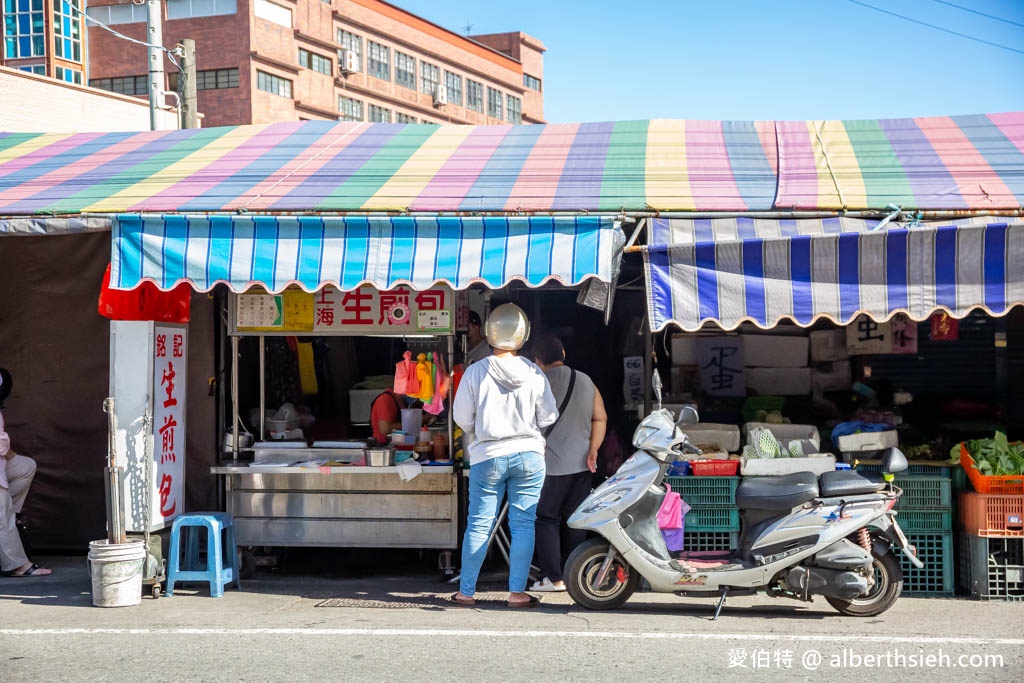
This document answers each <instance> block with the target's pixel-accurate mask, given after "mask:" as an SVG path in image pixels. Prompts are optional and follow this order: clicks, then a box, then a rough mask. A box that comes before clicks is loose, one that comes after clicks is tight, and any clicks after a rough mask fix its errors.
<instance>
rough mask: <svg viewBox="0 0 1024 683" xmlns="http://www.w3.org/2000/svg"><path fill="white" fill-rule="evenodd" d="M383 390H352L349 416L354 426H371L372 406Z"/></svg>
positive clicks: (349, 394)
mask: <svg viewBox="0 0 1024 683" xmlns="http://www.w3.org/2000/svg"><path fill="white" fill-rule="evenodd" d="M382 391H383V389H352V390H350V391H349V392H348V414H349V420H350V421H351V422H352V424H356V425H359V424H363V425H368V424H370V405H371V404H373V399H375V398H377V397H378V396H380V393H381V392H382Z"/></svg>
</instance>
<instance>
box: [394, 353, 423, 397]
mask: <svg viewBox="0 0 1024 683" xmlns="http://www.w3.org/2000/svg"><path fill="white" fill-rule="evenodd" d="M402 357H403V358H404V359H405V360H400V361H398V362H397V363H395V385H394V389H395V393H396V394H405V395H406V396H415V395H416V394H417V392H419V390H420V380H419V378H418V377H417V375H416V363H414V362H413V360H412V351H406V352H405V353H403V354H402Z"/></svg>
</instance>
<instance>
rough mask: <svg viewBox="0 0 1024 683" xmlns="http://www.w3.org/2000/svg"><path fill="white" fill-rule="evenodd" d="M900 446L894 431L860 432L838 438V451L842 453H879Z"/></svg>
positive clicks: (897, 434) (898, 438)
mask: <svg viewBox="0 0 1024 683" xmlns="http://www.w3.org/2000/svg"><path fill="white" fill-rule="evenodd" d="M899 445H900V437H899V433H897V431H896V430H895V429H890V430H888V431H885V432H862V433H860V434H847V435H846V436H841V437H839V450H841V451H843V452H844V453H847V452H857V451H880V450H882V449H883V448H893V447H894V446H899Z"/></svg>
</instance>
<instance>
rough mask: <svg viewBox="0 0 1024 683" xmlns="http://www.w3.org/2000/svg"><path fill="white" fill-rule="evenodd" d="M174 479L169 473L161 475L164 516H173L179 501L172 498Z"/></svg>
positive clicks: (161, 499)
mask: <svg viewBox="0 0 1024 683" xmlns="http://www.w3.org/2000/svg"><path fill="white" fill-rule="evenodd" d="M173 484H174V479H173V478H172V477H171V475H169V474H165V475H163V476H162V477H160V514H161V515H162V516H164V517H173V516H174V512H175V510H176V509H177V507H178V503H177V502H176V501H175V500H174V499H173V498H171V486H172V485H173Z"/></svg>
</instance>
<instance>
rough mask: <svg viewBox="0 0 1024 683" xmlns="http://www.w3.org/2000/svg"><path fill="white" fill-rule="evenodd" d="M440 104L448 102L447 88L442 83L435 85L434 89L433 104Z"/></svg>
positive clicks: (437, 105) (436, 105)
mask: <svg viewBox="0 0 1024 683" xmlns="http://www.w3.org/2000/svg"><path fill="white" fill-rule="evenodd" d="M442 104H448V88H446V87H445V86H443V85H439V86H437V89H436V90H434V106H435V107H439V106H441V105H442Z"/></svg>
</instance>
